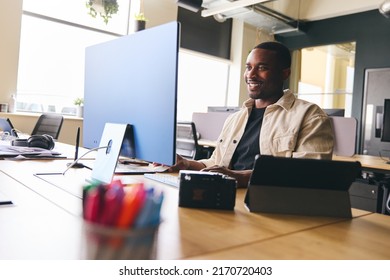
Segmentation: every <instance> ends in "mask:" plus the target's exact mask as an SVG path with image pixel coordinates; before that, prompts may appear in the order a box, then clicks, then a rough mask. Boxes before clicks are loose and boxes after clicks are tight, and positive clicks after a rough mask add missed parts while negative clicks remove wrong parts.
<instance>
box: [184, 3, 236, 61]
mask: <svg viewBox="0 0 390 280" xmlns="http://www.w3.org/2000/svg"><path fill="white" fill-rule="evenodd" d="M177 18H178V21H179V22H180V24H181V47H182V48H186V49H189V50H193V51H198V52H202V53H205V54H209V55H213V56H217V57H221V58H226V59H230V40H231V33H232V20H231V19H228V20H226V21H225V22H223V23H220V22H217V21H216V20H215V19H214V18H213V17H206V18H204V17H202V16H201V15H200V11H199V12H198V13H194V12H191V11H189V10H186V9H183V8H181V7H179V9H178V16H177Z"/></svg>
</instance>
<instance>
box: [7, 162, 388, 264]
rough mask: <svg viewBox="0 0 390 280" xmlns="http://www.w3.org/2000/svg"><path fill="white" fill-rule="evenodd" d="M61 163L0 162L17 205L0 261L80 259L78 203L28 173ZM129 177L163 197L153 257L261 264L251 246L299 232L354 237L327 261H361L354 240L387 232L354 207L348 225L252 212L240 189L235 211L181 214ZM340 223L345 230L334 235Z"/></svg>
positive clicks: (318, 239)
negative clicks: (345, 249) (345, 250)
mask: <svg viewBox="0 0 390 280" xmlns="http://www.w3.org/2000/svg"><path fill="white" fill-rule="evenodd" d="M63 164H65V161H23V162H13V161H0V170H2V172H1V173H0V182H1V184H0V188H1V190H2V192H4V193H5V194H6V195H7V196H9V197H10V198H11V199H12V200H15V202H16V203H15V206H11V207H1V208H0V225H1V231H0V248H1V250H0V259H78V258H80V246H81V245H82V242H83V241H82V234H81V232H82V218H81V200H80V199H79V198H77V197H75V196H74V195H71V194H69V193H68V192H66V191H64V190H63V189H62V188H57V187H55V186H53V185H52V184H49V183H46V182H45V181H42V180H40V179H38V178H34V175H33V173H34V172H36V171H37V170H40V171H41V172H42V170H47V171H50V170H58V166H59V165H60V166H62V165H63ZM84 172H85V170H84V171H83V170H74V176H75V177H80V178H83V176H85V174H84ZM77 174H78V175H77ZM80 178H78V179H77V180H79V179H80ZM132 178H133V179H134V180H138V181H140V182H141V181H143V182H145V184H146V185H147V186H154V187H155V188H156V189H161V190H162V191H164V194H165V200H164V203H163V208H162V213H161V215H162V219H163V222H162V224H161V225H160V229H159V232H158V239H157V258H158V259H190V258H200V259H208V258H213V257H214V255H215V254H216V255H217V256H218V257H219V258H223V259H237V258H244V259H258V258H262V257H264V258H267V257H268V256H269V257H271V256H272V255H270V254H264V253H262V252H263V251H261V250H260V251H256V250H254V249H253V248H255V247H257V246H260V248H261V246H263V245H262V244H267V242H271V241H272V240H275V244H276V243H278V242H280V244H282V243H284V244H285V246H289V249H290V250H291V251H294V250H295V249H294V246H297V245H294V244H289V242H288V241H284V240H289V238H294V236H298V237H297V238H298V239H299V237H300V236H301V234H304V236H306V234H307V236H308V240H312V242H314V243H319V244H322V243H323V244H327V242H328V243H329V246H333V245H335V246H336V245H337V244H336V243H331V242H330V241H329V240H328V238H327V235H326V232H329V234H331V235H334V236H335V238H336V239H338V240H339V242H342V241H343V240H345V239H344V236H345V235H348V236H349V235H353V236H356V237H355V238H354V239H348V240H346V241H345V244H346V245H345V246H346V247H349V246H355V247H356V248H357V251H351V252H349V253H348V254H347V253H346V254H343V252H339V253H338V254H335V256H334V257H333V255H332V254H333V250H334V251H336V250H337V248H333V249H329V250H328V251H327V252H328V253H325V258H330V259H333V258H346V259H349V258H360V256H361V254H363V249H365V248H364V247H359V244H358V243H359V242H360V241H359V237H361V238H362V240H366V238H367V237H366V236H367V235H372V236H377V237H380V236H381V235H382V234H381V232H382V233H383V232H384V231H385V230H388V227H385V225H384V224H383V223H377V222H376V220H377V219H378V218H375V217H376V214H375V215H374V214H371V213H369V212H366V211H360V210H356V209H353V216H354V219H352V220H346V219H341V218H329V217H307V216H293V215H276V214H256V213H250V212H248V211H247V209H246V208H245V205H244V202H243V200H244V196H245V191H246V190H245V189H239V190H238V192H237V201H236V207H235V210H234V211H221V210H211V209H203V210H202V209H191V208H181V207H178V189H176V188H174V187H170V186H166V185H163V184H159V183H156V182H154V181H151V180H147V179H144V178H143V176H134V177H132ZM371 216H372V217H374V218H373V221H371V220H370V217H371ZM360 217H367V221H368V222H367V223H372V226H370V227H368V228H367V229H365V227H364V226H363V225H360V224H362V222H359V220H360V219H361V218H360ZM383 219H384V221H387V222H388V224H390V218H389V217H387V216H383ZM338 225H340V227H341V228H343V229H344V230H343V231H341V230H339V226H338ZM343 225H344V226H343ZM322 229H324V231H322ZM385 239H386V238H385ZM277 240H279V241H277ZM347 241H348V242H347ZM369 241H370V242H371V241H372V244H371V246H372V248H373V249H372V250H373V251H372V252H373V253H372V254H371V255H369V256H370V258H374V259H375V258H384V257H385V256H387V258H390V250H387V253H383V251H382V250H381V248H384V249H388V247H387V246H389V245H387V244H390V242H388V241H389V240H388V239H386V240H384V242H382V240H380V239H379V240H376V241H375V242H374V241H373V240H369ZM355 243H356V244H355ZM288 244H289V245H288ZM270 246H271V245H270ZM272 246H274V245H272ZM272 246H271V247H272ZM275 246H276V245H275ZM301 246H302V250H303V249H304V247H306V246H307V245H306V243H305V239H302V240H301ZM281 247H282V246H281ZM281 247H280V248H281ZM298 247H299V246H298ZM298 247H297V248H298ZM324 247H326V246H325V245H324ZM276 248H277V247H276ZM234 250H238V251H239V252H240V255H236V254H231V253H230V252H233V251H234ZM296 250H298V249H296ZM305 250H308V249H305ZM298 251H299V250H298ZM225 252H226V254H225ZM309 253H310V252H308V253H307V255H306V256H308V258H318V255H315V254H314V255H313V257H310V254H309ZM273 254H275V258H276V259H279V258H280V259H283V258H286V254H285V250H275V251H274V253H273ZM291 256H293V255H291ZM287 258H288V257H287ZM297 258H299V256H297Z"/></svg>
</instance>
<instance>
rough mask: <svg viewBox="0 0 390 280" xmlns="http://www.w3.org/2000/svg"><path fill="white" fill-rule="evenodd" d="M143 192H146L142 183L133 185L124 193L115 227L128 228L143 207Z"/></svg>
mask: <svg viewBox="0 0 390 280" xmlns="http://www.w3.org/2000/svg"><path fill="white" fill-rule="evenodd" d="M145 194H146V192H145V189H144V185H143V184H138V185H135V186H133V187H131V188H130V190H129V191H127V192H126V193H125V197H124V198H123V205H122V209H121V213H120V214H119V217H118V221H117V227H119V228H129V227H130V226H131V225H132V224H133V222H134V220H135V218H136V216H137V215H138V213H139V210H140V209H141V208H142V207H143V204H144V201H145Z"/></svg>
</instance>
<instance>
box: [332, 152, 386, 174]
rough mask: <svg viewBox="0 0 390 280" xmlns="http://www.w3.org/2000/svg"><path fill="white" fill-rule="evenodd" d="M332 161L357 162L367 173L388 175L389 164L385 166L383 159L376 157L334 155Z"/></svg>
mask: <svg viewBox="0 0 390 280" xmlns="http://www.w3.org/2000/svg"><path fill="white" fill-rule="evenodd" d="M333 159H334V160H342V161H359V162H360V163H361V164H362V167H363V169H365V170H367V171H373V172H380V173H390V164H387V163H386V161H385V160H384V159H382V158H380V157H377V156H370V155H354V156H352V157H344V156H336V155H334V156H333Z"/></svg>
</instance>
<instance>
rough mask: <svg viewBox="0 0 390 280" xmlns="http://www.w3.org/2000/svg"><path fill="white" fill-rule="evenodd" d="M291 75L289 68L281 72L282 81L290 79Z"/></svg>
mask: <svg viewBox="0 0 390 280" xmlns="http://www.w3.org/2000/svg"><path fill="white" fill-rule="evenodd" d="M290 74H291V68H286V69H283V70H282V75H283V80H284V81H285V80H287V79H288V77H290Z"/></svg>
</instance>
